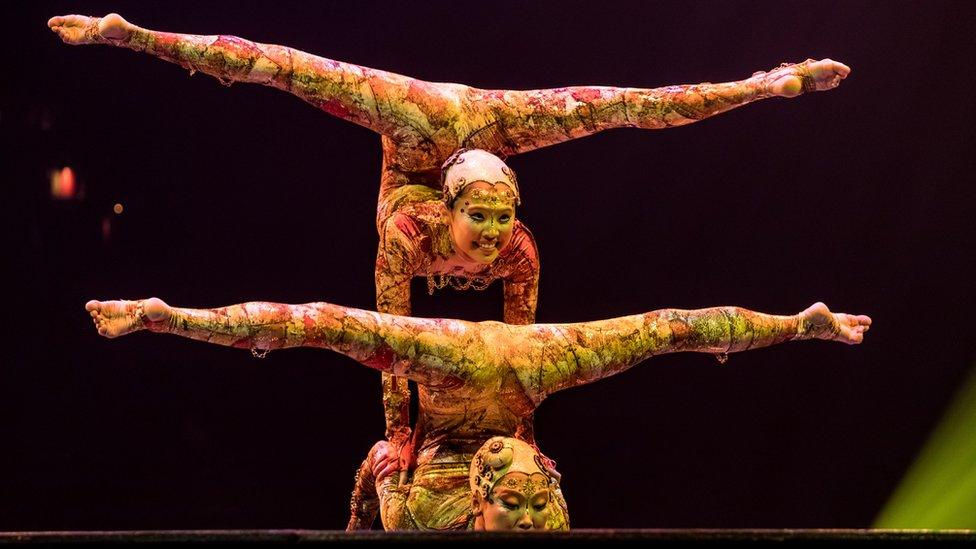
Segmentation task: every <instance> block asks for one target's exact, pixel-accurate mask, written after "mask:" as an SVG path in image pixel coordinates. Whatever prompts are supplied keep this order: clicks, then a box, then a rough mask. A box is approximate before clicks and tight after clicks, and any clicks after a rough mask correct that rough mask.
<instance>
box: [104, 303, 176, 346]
mask: <svg viewBox="0 0 976 549" xmlns="http://www.w3.org/2000/svg"><path fill="white" fill-rule="evenodd" d="M85 310H86V311H88V313H89V314H90V315H91V317H92V320H93V321H94V322H95V327H96V328H97V329H98V335H101V336H104V337H107V338H115V337H119V336H123V335H126V334H131V333H132V332H137V331H139V330H144V329H146V328H151V327H152V326H153V324H156V323H163V322H165V321H167V320H169V319H170V317H171V316H172V315H173V311H172V309H171V308H170V306H169V305H167V304H166V303H164V302H163V300H162V299H158V298H155V297H151V298H149V299H146V300H140V301H95V300H92V301H89V302H88V303H86V304H85Z"/></svg>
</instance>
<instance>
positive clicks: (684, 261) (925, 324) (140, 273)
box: [0, 0, 976, 530]
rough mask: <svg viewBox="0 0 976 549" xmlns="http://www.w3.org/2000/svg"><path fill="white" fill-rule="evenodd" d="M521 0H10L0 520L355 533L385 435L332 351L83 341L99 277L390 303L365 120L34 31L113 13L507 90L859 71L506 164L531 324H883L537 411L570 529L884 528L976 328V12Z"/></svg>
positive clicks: (687, 359) (109, 294)
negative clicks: (854, 338) (847, 337)
mask: <svg viewBox="0 0 976 549" xmlns="http://www.w3.org/2000/svg"><path fill="white" fill-rule="evenodd" d="M22 4H27V3H22ZM522 4H523V3H521V2H484V3H481V4H480V5H479V6H478V7H470V6H468V5H466V4H463V3H458V2H446V1H438V2H430V3H423V4H422V5H420V6H413V5H412V3H411V4H407V3H399V2H379V1H373V2H360V1H357V2H342V3H338V2H336V3H321V4H319V3H312V2H309V3H307V4H306V3H302V2H291V1H278V2H271V3H267V4H262V3H258V2H220V3H207V4H205V5H203V6H196V5H195V3H193V2H173V1H169V2H142V3H138V4H137V3H125V2H111V3H109V2H45V3H36V4H35V3H30V5H29V6H25V5H19V6H18V5H14V4H4V7H3V10H4V19H3V21H4V26H3V27H4V28H3V40H4V42H5V43H4V44H3V45H2V49H0V51H3V61H4V66H3V69H2V71H3V76H2V80H0V81H2V85H0V90H2V94H3V95H2V101H3V103H2V111H0V131H2V139H3V149H2V150H3V170H4V171H5V172H6V173H5V175H4V176H3V187H2V189H3V193H4V198H3V204H4V220H5V224H7V225H9V226H8V228H7V229H6V231H5V236H6V237H7V238H9V240H10V242H9V245H8V246H7V249H8V250H12V252H8V256H7V260H6V261H5V265H6V268H5V269H4V271H5V272H6V273H7V275H8V279H9V278H10V275H12V276H13V282H9V283H8V284H9V285H8V293H7V294H6V295H7V297H8V300H7V301H8V305H7V310H6V311H5V313H4V315H3V316H4V322H5V325H6V326H5V328H4V332H3V333H4V335H5V338H4V339H5V342H4V344H3V347H2V350H0V364H2V365H3V367H2V369H0V429H2V431H0V440H2V441H3V442H2V447H0V471H2V472H3V473H2V475H0V529H4V530H33V529H144V528H179V529H185V528H314V529H333V528H342V527H343V526H344V525H345V521H346V517H347V496H348V494H349V491H350V489H351V487H352V478H353V473H354V471H355V468H356V466H357V465H358V463H359V461H360V460H361V459H362V458H363V456H364V454H365V452H366V450H367V449H368V448H369V446H370V445H371V443H372V442H373V441H375V440H376V439H377V438H378V437H379V436H381V434H382V430H383V424H382V414H381V407H380V387H379V375H378V374H377V373H376V372H373V371H370V370H367V369H366V368H363V367H361V366H359V365H357V364H356V363H355V362H353V361H351V360H349V359H346V358H345V357H341V356H339V355H334V354H331V353H329V352H326V351H321V350H291V351H283V352H275V353H272V354H271V356H270V357H269V358H268V359H266V360H264V361H259V360H256V359H253V358H251V357H250V355H248V353H247V352H244V351H240V350H232V349H226V348H220V347H212V346H207V345H204V344H201V343H197V342H193V341H185V340H180V339H177V338H173V337H163V336H156V335H149V334H137V335H135V336H132V337H127V338H123V339H121V340H117V341H108V340H104V339H101V338H99V337H98V336H97V335H96V333H95V331H94V329H93V327H92V326H91V322H90V320H89V318H88V316H87V315H86V313H85V311H84V310H83V308H82V307H83V304H84V302H85V301H86V300H87V299H90V298H100V299H113V298H121V297H125V298H140V297H148V296H151V295H155V296H159V297H162V298H164V299H166V300H167V301H169V302H170V303H172V304H175V305H183V306H197V307H206V306H217V305H224V304H230V303H237V302H241V301H246V300H258V299H260V300H273V301H281V302H308V301H317V300H325V301H330V302H334V303H339V304H343V305H350V306H357V307H362V308H367V309H372V308H374V300H373V260H374V257H375V255H374V254H375V249H376V241H377V237H376V232H375V227H374V212H375V200H376V195H377V189H378V175H379V166H380V146H379V138H378V137H377V136H376V135H374V134H373V133H371V132H370V131H368V130H365V129H363V128H360V127H358V126H355V125H353V124H349V123H346V122H343V121H340V120H338V119H334V118H332V117H330V116H328V115H326V114H325V113H322V112H318V111H316V110H315V109H314V108H312V107H310V106H308V105H306V104H304V103H302V102H301V101H300V100H298V99H296V98H293V97H290V96H288V95H286V94H284V93H282V92H280V91H277V90H273V89H269V88H262V87H259V86H250V85H241V84H238V85H234V86H233V87H231V88H229V89H228V88H225V87H223V86H221V85H219V84H218V83H217V81H216V80H214V79H212V78H209V77H206V76H203V75H197V76H194V77H193V78H190V77H188V76H187V73H186V71H185V70H182V69H180V68H179V67H177V66H175V65H171V64H168V63H165V62H162V61H159V60H156V59H152V58H150V57H148V56H144V55H140V54H136V53H133V52H130V51H124V50H118V49H113V48H108V47H86V48H72V47H68V46H64V45H62V44H61V43H60V40H58V39H57V37H55V36H54V35H53V34H51V33H50V32H49V31H48V30H47V28H46V27H45V22H46V20H47V18H48V17H49V16H52V15H56V14H64V13H85V14H91V15H102V14H105V13H107V12H109V11H118V12H120V13H122V14H123V15H124V16H126V17H127V18H128V19H129V20H130V21H132V22H134V23H136V24H139V25H142V26H145V27H148V28H153V29H158V30H170V31H181V32H195V33H200V34H213V33H224V34H235V35H239V36H243V37H246V38H249V39H253V40H257V41H262V42H270V43H280V44H285V45H289V46H293V47H296V48H299V49H302V50H305V51H308V52H313V53H316V54H319V55H324V56H327V57H331V58H335V59H340V60H344V61H350V62H354V63H359V64H363V65H367V66H371V67H376V68H383V69H388V70H392V71H395V72H399V73H402V74H408V75H411V76H416V77H419V78H423V79H427V80H433V81H454V82H462V83H467V84H471V85H476V86H480V87H492V88H534V87H553V86H560V85H570V84H605V85H627V86H642V87H655V86H663V85H668V84H677V83H697V82H701V81H712V82H720V81H727V80H737V79H741V78H745V77H747V76H749V75H750V74H751V73H752V72H753V71H755V70H760V69H769V68H771V67H774V66H776V65H777V64H779V63H780V62H781V61H800V60H802V59H805V58H806V57H808V56H809V57H817V58H820V57H828V56H829V57H832V58H834V59H837V60H841V61H844V62H845V63H848V64H849V65H850V66H851V67H853V69H854V72H853V74H852V75H851V77H850V78H848V79H847V80H846V81H845V82H844V83H843V85H842V86H841V87H840V88H839V89H838V90H835V91H833V92H830V93H820V94H815V95H811V96H804V97H800V98H798V99H795V100H790V101H787V100H783V99H775V100H769V101H763V102H761V103H757V104H754V105H750V106H747V107H745V108H742V109H739V110H736V111H734V112H731V113H728V114H725V115H722V116H719V117H717V118H714V119H711V120H708V121H705V122H702V123H699V124H695V125H693V126H690V127H685V128H679V129H673V130H668V131H663V132H662V131H658V132H650V131H639V130H618V131H612V132H607V133H604V134H601V135H598V136H595V137H590V138H588V139H584V140H578V141H574V142H571V143H568V144H564V145H560V146H557V147H552V148H547V149H543V150H539V151H536V152H533V153H530V154H526V155H523V156H518V157H514V158H512V159H511V160H510V164H511V166H512V167H513V168H514V169H515V170H516V171H517V172H518V173H519V179H520V181H521V182H522V186H523V194H524V196H523V200H524V204H525V206H524V208H522V209H520V210H519V216H520V217H521V218H522V219H523V220H524V221H525V222H526V223H527V224H528V225H529V226H530V227H531V228H532V230H533V231H534V233H535V235H536V237H537V239H538V241H539V243H540V247H541V256H542V261H543V269H542V284H541V296H540V301H539V314H538V317H539V321H541V322H557V321H558V322H561V321H580V320H590V319H598V318H606V317H613V316H619V315H625V314H631V313H637V312H642V311H647V310H652V309H658V308H664V307H682V308H693V307H704V306H711V305H724V304H736V305H741V306H744V307H748V308H751V309H756V310H760V311H767V312H774V313H792V312H796V311H799V310H801V309H803V308H804V307H806V306H808V305H809V304H810V303H812V302H814V301H817V300H823V301H825V302H826V303H827V304H828V305H830V306H831V307H833V308H834V309H835V310H840V311H849V312H854V313H866V314H870V315H871V316H872V317H873V318H874V322H875V325H874V328H873V329H872V331H871V332H870V333H869V335H868V338H867V342H866V343H865V344H864V345H862V346H860V347H847V346H844V345H838V344H827V343H810V342H805V343H798V344H789V345H783V346H781V347H778V348H773V349H767V350H761V351H756V352H751V353H746V354H741V355H735V356H733V357H732V358H731V360H730V361H729V363H728V364H727V365H726V366H724V367H722V366H719V365H718V364H717V363H716V361H715V360H714V359H713V358H712V357H710V356H707V355H691V354H689V355H671V356H664V357H660V358H655V359H654V360H652V361H650V362H648V363H645V364H642V365H641V366H639V367H636V368H634V369H633V370H631V371H629V372H626V373H624V374H622V375H620V376H617V377H615V378H612V379H609V380H605V381H602V382H600V383H598V384H596V385H592V386H588V387H584V388H579V389H575V390H572V391H568V392H565V393H562V394H559V395H556V396H555V397H553V398H551V399H550V400H548V401H547V402H546V403H545V404H543V405H542V406H541V408H540V409H539V411H538V415H537V433H538V436H539V441H540V444H541V446H542V448H543V450H544V451H546V452H547V453H548V454H549V455H551V456H553V457H554V458H555V459H557V461H558V462H559V467H560V470H561V472H562V473H563V475H564V479H565V480H564V484H563V487H564V490H565V493H566V496H567V498H568V501H569V504H570V508H571V511H572V517H573V523H574V526H577V527H648V528H650V527H865V526H869V525H870V524H871V522H872V520H873V518H874V517H875V515H876V513H877V512H878V511H879V509H880V508H881V506H882V505H883V504H884V502H885V501H886V499H887V497H888V496H889V494H890V492H891V491H892V489H893V488H894V487H895V486H896V485H897V484H898V482H899V480H900V478H901V476H902V474H903V473H904V471H905V469H906V467H908V465H909V464H910V463H911V462H912V460H913V457H914V455H915V454H916V452H917V451H918V450H919V448H920V447H921V445H922V444H923V443H924V441H925V438H926V435H927V434H928V433H929V431H930V430H931V429H932V427H933V426H934V425H935V424H936V422H937V421H938V419H939V417H940V415H941V413H942V412H943V411H944V409H945V406H946V405H947V403H948V402H949V399H950V398H951V396H952V394H953V391H954V390H955V388H956V387H957V386H958V385H959V383H960V382H961V381H962V380H963V379H964V378H965V376H966V375H967V372H968V370H969V369H970V365H971V364H972V363H973V359H974V350H976V346H974V343H973V337H972V333H973V325H974V324H973V310H974V308H973V306H974V292H973V280H974V275H976V267H974V261H973V250H974V244H976V242H974V230H973V229H974V221H973V212H972V209H973V205H974V199H973V196H974V193H973V191H972V189H971V186H972V185H973V182H974V181H973V179H974V178H973V176H972V174H973V173H974V170H973V168H974V152H973V151H974V145H976V139H974V130H973V123H974V112H973V109H974V103H976V100H974V96H973V93H974V89H976V86H974V84H976V77H974V75H976V70H974V69H973V66H972V60H973V58H974V53H976V51H974V50H976V48H974V40H973V35H974V29H976V25H974V23H976V7H974V5H973V4H972V3H969V2H962V1H960V2H918V3H905V2H901V3H895V2H847V1H845V2H830V3H814V2H759V3H756V2H739V3H719V2H667V3H650V2H648V3H641V2H619V1H616V0H610V1H607V2H598V3H594V2H561V1H560V2H557V1H552V2H530V3H526V5H522ZM45 127H47V128H48V129H46V130H45V129H43V128H45ZM65 164H67V165H70V166H72V167H74V168H75V169H76V171H77V173H78V175H79V179H80V180H81V181H82V182H83V183H84V185H85V188H86V199H85V200H84V201H82V202H74V203H55V202H52V201H51V200H50V198H49V196H48V194H47V193H48V190H47V185H48V183H47V179H46V170H48V169H49V168H50V167H54V166H62V165H65ZM115 202H121V203H123V204H124V206H125V213H123V214H122V215H121V216H114V215H113V214H112V213H111V208H112V204H113V203H115ZM106 216H108V217H110V218H112V223H113V230H112V236H111V239H110V240H109V241H105V242H103V240H102V237H101V229H100V227H101V219H102V218H103V217H106ZM415 282H416V283H415V286H414V289H415V294H416V297H415V300H414V304H415V311H416V314H418V316H450V317H461V318H466V319H489V318H492V319H497V318H500V315H501V313H500V310H501V291H500V286H499V285H498V284H496V285H493V286H492V287H491V288H490V289H489V290H487V291H485V292H483V293H473V292H466V293H458V292H451V291H447V292H442V293H439V294H438V295H436V296H435V297H428V296H427V295H426V293H425V292H424V291H423V289H424V286H423V281H422V280H420V279H417V280H416V281H415Z"/></svg>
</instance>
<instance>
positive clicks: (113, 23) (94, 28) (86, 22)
mask: <svg viewBox="0 0 976 549" xmlns="http://www.w3.org/2000/svg"><path fill="white" fill-rule="evenodd" d="M47 26H48V27H50V29H51V30H52V31H54V32H55V33H57V35H58V36H60V37H61V40H63V41H64V43H65V44H70V45H72V46H81V45H85V44H98V43H101V42H104V41H105V40H125V39H126V38H128V37H129V35H130V34H132V31H133V30H135V28H136V27H135V25H133V24H132V23H129V22H128V21H126V20H125V19H123V18H122V16H121V15H119V14H117V13H110V14H108V15H106V16H105V17H101V18H99V17H88V16H86V15H59V16H57V17H52V18H51V19H49V20H48V22H47Z"/></svg>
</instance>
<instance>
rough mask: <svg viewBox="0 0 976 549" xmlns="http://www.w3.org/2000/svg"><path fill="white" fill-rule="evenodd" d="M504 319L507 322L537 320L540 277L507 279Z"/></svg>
mask: <svg viewBox="0 0 976 549" xmlns="http://www.w3.org/2000/svg"><path fill="white" fill-rule="evenodd" d="M504 293H505V305H504V319H505V323H506V324H532V323H534V322H535V311H536V304H537V303H538V298H539V279H538V277H534V278H532V279H529V280H521V281H508V280H506V281H505V290H504Z"/></svg>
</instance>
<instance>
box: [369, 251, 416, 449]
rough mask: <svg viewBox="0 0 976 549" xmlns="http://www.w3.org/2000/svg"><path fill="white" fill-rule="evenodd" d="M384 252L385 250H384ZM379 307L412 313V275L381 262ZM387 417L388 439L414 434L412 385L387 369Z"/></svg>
mask: <svg viewBox="0 0 976 549" xmlns="http://www.w3.org/2000/svg"><path fill="white" fill-rule="evenodd" d="M380 254H381V256H382V255H383V254H382V250H381V251H380ZM376 309H377V310H378V311H380V312H381V313H389V314H395V315H400V316H410V277H409V276H395V275H393V274H392V273H390V272H389V271H388V270H387V269H386V268H385V263H384V262H382V261H378V262H377V271H376ZM381 381H382V386H383V417H384V419H385V420H386V432H385V436H386V439H387V440H389V441H392V442H394V443H396V444H397V445H403V444H405V443H406V442H407V437H408V436H409V435H410V386H409V384H408V383H407V379H406V378H402V377H398V376H395V375H393V374H391V373H388V372H383V375H382V380H381Z"/></svg>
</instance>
